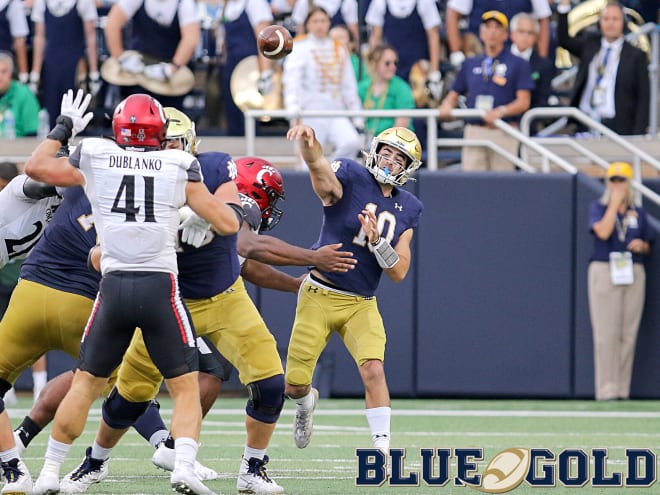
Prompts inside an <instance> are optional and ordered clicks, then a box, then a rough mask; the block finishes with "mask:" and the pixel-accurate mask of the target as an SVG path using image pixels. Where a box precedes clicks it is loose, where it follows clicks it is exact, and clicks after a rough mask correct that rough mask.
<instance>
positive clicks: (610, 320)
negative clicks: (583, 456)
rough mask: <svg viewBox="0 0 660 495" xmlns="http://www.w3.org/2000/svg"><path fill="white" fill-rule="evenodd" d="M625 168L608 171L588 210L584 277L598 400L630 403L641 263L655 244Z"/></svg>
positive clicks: (618, 164) (629, 170)
mask: <svg viewBox="0 0 660 495" xmlns="http://www.w3.org/2000/svg"><path fill="white" fill-rule="evenodd" d="M633 175H634V174H633V169H632V167H631V166H630V164H629V163H625V162H615V163H612V164H611V165H610V166H609V168H608V169H607V174H606V180H607V187H606V189H605V192H604V193H603V195H602V196H601V197H600V198H599V199H597V200H595V201H594V202H593V203H591V206H590V207H589V228H590V229H591V233H592V234H593V236H594V250H593V253H592V255H591V262H590V263H589V273H588V291H589V314H590V316H591V326H592V328H593V338H594V367H595V396H596V400H612V399H628V398H629V397H630V381H631V377H632V369H633V360H634V357H635V343H636V342H637V332H638V331H639V323H640V321H641V319H642V311H643V310H644V299H645V290H646V272H645V270H644V259H645V257H646V256H648V255H649V253H650V252H651V245H652V243H653V241H654V239H655V234H654V231H653V229H652V228H651V227H650V226H649V224H648V219H647V214H646V211H645V210H644V208H642V207H640V206H636V205H635V202H634V195H633V190H632V187H631V185H630V181H631V180H632V179H633Z"/></svg>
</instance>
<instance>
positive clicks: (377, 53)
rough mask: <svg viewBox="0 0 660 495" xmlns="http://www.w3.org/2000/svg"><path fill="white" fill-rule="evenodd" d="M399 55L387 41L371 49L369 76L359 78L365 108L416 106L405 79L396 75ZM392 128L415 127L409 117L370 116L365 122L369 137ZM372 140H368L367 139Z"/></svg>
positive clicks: (400, 108)
mask: <svg viewBox="0 0 660 495" xmlns="http://www.w3.org/2000/svg"><path fill="white" fill-rule="evenodd" d="M398 63H399V55H398V54H397V51H396V49H395V48H394V47H393V46H391V45H388V44H380V45H376V46H375V47H373V48H372V49H371V50H369V53H368V55H367V64H368V68H369V77H367V78H366V79H364V80H362V81H360V84H359V85H358V93H359V94H360V100H361V101H362V108H364V109H365V110H403V109H413V108H415V99H414V98H413V94H412V90H411V89H410V86H409V85H408V83H407V82H406V81H404V80H403V79H402V78H400V77H399V76H397V75H396V68H397V65H398ZM390 127H407V128H408V129H410V130H414V129H413V126H412V119H411V118H410V117H397V118H394V117H370V118H368V119H367V121H366V125H365V133H366V135H367V138H369V137H374V136H377V135H378V134H380V133H381V132H383V131H384V130H385V129H389V128H390ZM368 141H369V139H368Z"/></svg>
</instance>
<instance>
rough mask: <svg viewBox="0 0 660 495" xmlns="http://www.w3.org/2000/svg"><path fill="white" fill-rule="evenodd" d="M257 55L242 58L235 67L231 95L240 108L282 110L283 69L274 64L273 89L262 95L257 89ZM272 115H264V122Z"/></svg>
mask: <svg viewBox="0 0 660 495" xmlns="http://www.w3.org/2000/svg"><path fill="white" fill-rule="evenodd" d="M257 60H258V58H257V56H256V55H251V56H249V57H246V58H244V59H243V60H241V61H240V62H239V63H238V65H236V67H235V68H234V72H232V74H231V79H230V81H229V89H230V91H231V97H232V99H233V100H234V103H235V104H236V106H237V107H238V108H240V109H241V110H242V111H243V112H245V111H246V110H281V109H282V108H283V101H282V69H281V66H280V64H273V72H274V74H273V90H272V91H271V92H270V93H268V94H267V95H262V94H261V93H259V90H258V89H257V81H259V73H260V72H259V65H258V63H257ZM269 120H270V117H262V118H261V121H262V122H268V121H269Z"/></svg>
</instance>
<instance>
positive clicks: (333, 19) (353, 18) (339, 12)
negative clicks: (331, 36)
mask: <svg viewBox="0 0 660 495" xmlns="http://www.w3.org/2000/svg"><path fill="white" fill-rule="evenodd" d="M310 7H322V8H323V10H325V11H326V12H327V13H328V15H329V16H330V27H335V26H341V25H345V26H346V27H347V28H348V29H349V30H350V32H351V35H352V36H353V39H354V40H358V39H360V38H359V31H358V4H357V1H356V0H312V1H311V2H310V1H309V0H296V2H295V5H294V6H293V10H292V12H291V18H292V20H293V22H295V23H296V33H298V34H302V33H304V32H305V27H304V24H305V19H306V18H307V15H308V14H309V10H310Z"/></svg>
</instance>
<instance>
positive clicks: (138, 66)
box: [118, 52, 144, 74]
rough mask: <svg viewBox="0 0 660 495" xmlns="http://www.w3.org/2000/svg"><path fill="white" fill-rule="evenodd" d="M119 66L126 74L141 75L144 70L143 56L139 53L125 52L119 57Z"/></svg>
mask: <svg viewBox="0 0 660 495" xmlns="http://www.w3.org/2000/svg"><path fill="white" fill-rule="evenodd" d="M118 60H119V66H120V67H121V68H122V70H125V71H126V72H131V73H133V74H139V73H141V72H142V71H143V70H144V62H143V61H142V55H140V54H139V53H129V52H124V53H122V54H121V55H120V56H119V59H118Z"/></svg>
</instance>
